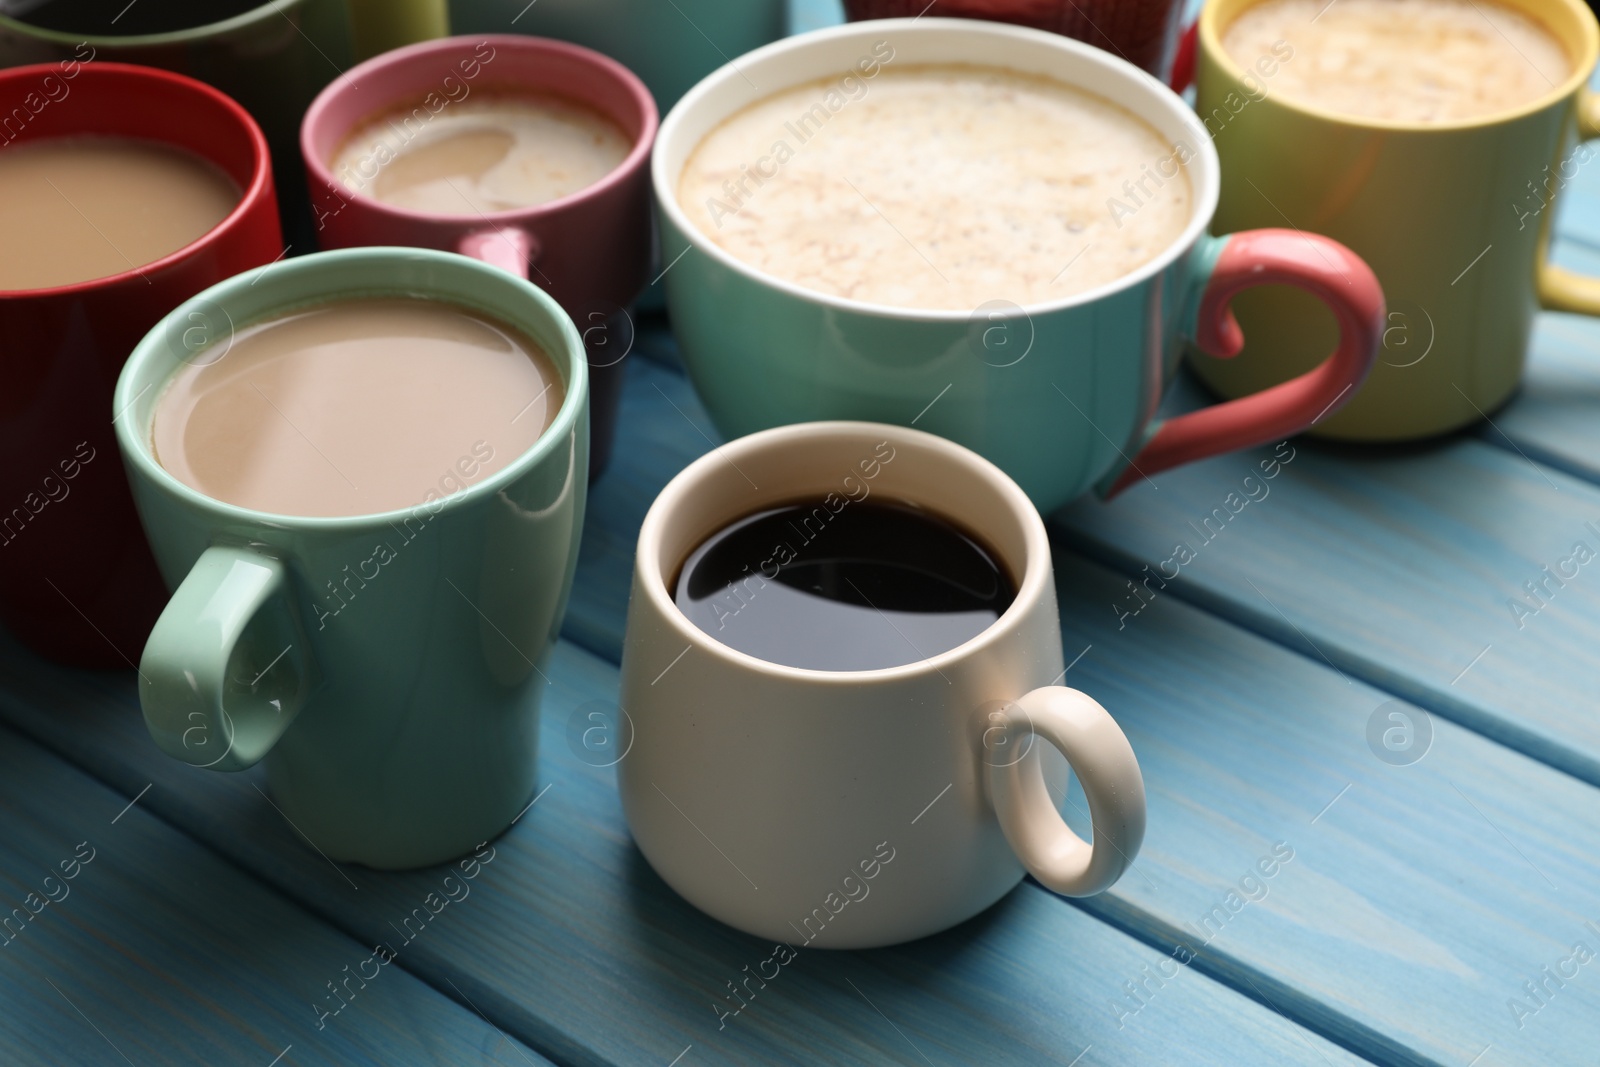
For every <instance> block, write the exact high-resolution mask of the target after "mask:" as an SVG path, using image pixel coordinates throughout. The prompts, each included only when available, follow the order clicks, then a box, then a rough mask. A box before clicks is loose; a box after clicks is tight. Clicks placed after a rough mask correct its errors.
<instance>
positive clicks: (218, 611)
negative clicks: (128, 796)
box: [139, 545, 311, 771]
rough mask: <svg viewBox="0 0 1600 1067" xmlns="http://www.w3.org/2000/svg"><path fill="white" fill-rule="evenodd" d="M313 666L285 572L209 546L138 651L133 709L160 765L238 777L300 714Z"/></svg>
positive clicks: (274, 563)
mask: <svg viewBox="0 0 1600 1067" xmlns="http://www.w3.org/2000/svg"><path fill="white" fill-rule="evenodd" d="M310 666H311V664H310V660H309V653H308V646H307V644H306V640H305V637H304V635H303V634H302V632H301V629H300V624H299V622H298V619H297V617H296V615H295V613H294V611H293V608H292V606H291V604H290V602H289V599H288V594H287V584H286V581H285V573H284V567H283V564H282V563H281V562H280V561H278V560H276V559H273V558H272V557H271V556H267V555H264V554H262V553H260V552H257V551H255V550H253V549H249V548H242V547H235V546H231V545H213V546H211V547H210V548H208V549H206V550H205V552H204V553H202V554H201V556H200V558H199V559H198V560H197V561H196V562H195V565H194V567H193V568H191V569H190V571H189V573H188V575H187V576H186V577H185V578H184V579H183V584H181V585H179V586H178V590H177V592H175V593H173V594H172V599H171V600H170V601H168V602H167V606H166V609H165V610H163V611H162V613H161V618H160V619H159V620H157V622H156V626H155V629H154V630H152V631H151V633H150V639H149V641H147V642H146V643H145V646H144V656H143V657H142V658H141V659H140V661H139V706H140V707H141V708H142V709H143V711H144V722H145V726H146V727H147V728H148V729H149V731H150V736H151V737H153V738H154V739H155V742H156V744H157V745H158V746H159V747H160V748H161V750H162V751H163V752H165V753H166V754H167V755H169V756H171V757H173V758H174V759H179V760H182V761H183V762H184V763H188V764H190V765H192V766H196V767H209V768H211V769H213V770H219V771H241V770H244V769H245V768H247V767H251V766H254V765H255V763H256V762H257V761H259V760H260V759H261V757H263V756H265V755H266V754H267V752H268V751H269V750H270V749H271V748H272V746H273V745H274V744H276V743H277V741H278V738H280V737H282V736H283V733H284V731H285V730H287V729H288V728H289V724H290V723H292V722H294V719H295V716H296V715H298V714H299V713H300V709H301V708H302V707H303V706H304V705H305V700H306V696H307V694H308V693H309V692H310V688H311V685H310V682H311V679H310V674H311V672H310Z"/></svg>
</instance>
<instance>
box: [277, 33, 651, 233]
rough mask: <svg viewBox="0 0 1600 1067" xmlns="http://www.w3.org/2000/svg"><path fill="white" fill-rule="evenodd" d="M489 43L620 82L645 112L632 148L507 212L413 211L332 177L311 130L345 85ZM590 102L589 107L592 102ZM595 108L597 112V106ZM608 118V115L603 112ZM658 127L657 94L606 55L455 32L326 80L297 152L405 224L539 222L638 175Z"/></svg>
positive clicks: (371, 207) (331, 182)
mask: <svg viewBox="0 0 1600 1067" xmlns="http://www.w3.org/2000/svg"><path fill="white" fill-rule="evenodd" d="M481 43H488V44H490V45H493V46H494V47H495V48H508V49H512V50H516V51H521V52H525V53H529V54H532V55H545V56H548V55H563V56H566V57H567V58H569V59H574V60H577V61H579V62H581V63H584V64H586V65H588V66H589V67H592V68H594V69H595V70H598V71H600V72H601V73H602V74H603V75H605V76H606V77H608V78H610V79H611V80H612V81H614V82H615V83H617V84H618V85H620V86H621V87H622V88H623V89H624V90H625V91H626V92H627V93H628V95H629V96H630V97H632V98H633V101H634V103H635V105H637V107H638V108H639V113H640V115H642V116H643V118H644V122H643V123H642V125H641V127H640V129H639V133H638V136H637V137H636V138H635V139H634V143H633V147H632V148H630V149H629V150H628V154H627V155H626V156H625V157H623V160H622V162H621V163H618V164H617V165H616V166H615V167H613V168H611V170H609V171H607V172H606V173H605V174H604V175H603V176H602V177H601V178H600V179H599V180H598V181H595V182H593V183H591V184H589V185H585V186H584V187H583V188H581V189H579V190H577V191H576V192H572V193H568V194H567V195H566V196H563V197H559V198H558V199H555V200H546V201H545V202H544V203H541V204H533V205H530V206H528V207H518V208H511V209H509V210H507V211H487V212H476V213H473V214H458V215H447V214H443V213H440V212H433V211H417V210H414V209H412V208H407V207H400V206H398V205H395V204H390V203H388V202H387V201H384V200H379V199H378V198H377V197H375V196H369V195H367V194H366V193H364V192H361V191H360V190H357V189H350V188H348V187H347V186H345V185H344V184H343V183H341V182H340V181H339V180H338V179H337V178H335V177H334V174H333V171H332V170H331V169H329V167H328V161H327V160H325V159H323V158H322V156H321V155H320V154H319V153H318V152H317V151H316V146H315V145H314V144H313V132H314V131H316V130H317V129H318V128H319V127H321V126H323V125H326V124H327V123H328V122H329V120H328V118H327V117H326V116H327V113H328V111H330V110H331V109H332V107H333V104H334V101H335V100H337V99H338V97H339V95H340V94H341V93H344V92H348V91H349V89H348V88H347V87H346V83H349V85H355V84H357V83H358V82H359V80H360V78H361V77H362V75H365V74H369V73H372V72H373V71H376V70H378V69H380V68H383V67H389V66H396V65H401V64H406V63H410V62H412V61H414V60H418V59H422V58H425V57H430V56H433V55H436V54H439V53H453V52H459V51H461V50H463V49H465V48H467V47H469V45H476V44H481ZM397 102H398V101H394V100H391V101H388V102H387V104H386V105H384V106H385V107H387V106H392V105H394V104H395V103H397ZM591 106H592V105H591ZM594 110H599V109H598V108H595V109H594ZM382 111H383V107H380V108H376V109H372V110H371V111H370V112H369V114H371V115H376V114H379V113H381V112H382ZM606 117H607V118H610V116H609V115H608V116H606ZM354 129H355V126H351V127H350V128H349V129H345V130H341V131H339V133H340V136H341V137H348V136H349V134H350V133H351V132H352V131H353V130H354ZM659 129H660V114H659V112H658V111H657V109H656V100H655V97H654V96H652V95H651V94H650V90H649V89H648V88H646V87H645V84H644V82H643V81H641V80H639V76H638V75H637V74H635V73H634V72H633V71H631V70H629V69H628V68H627V67H625V66H623V65H622V64H621V63H619V62H617V61H616V60H614V59H612V58H611V57H610V56H607V55H603V54H601V53H599V52H596V51H595V50H594V49H592V48H585V47H583V46H582V45H577V44H572V43H571V42H568V41H557V40H553V39H551V38H548V37H535V36H532V35H529V34H520V33H488V34H456V35H454V36H451V37H440V38H437V39H435V40H431V41H420V42H418V43H416V44H411V45H406V46H405V47H403V48H396V49H393V50H392V51H389V52H383V53H381V54H379V55H376V56H373V57H372V58H371V59H368V60H365V61H364V62H362V63H358V64H357V65H356V66H354V67H351V68H350V69H349V70H348V71H346V72H345V73H343V74H341V75H340V76H339V77H337V78H335V79H334V80H333V81H331V82H329V83H328V85H327V86H325V87H324V88H323V90H322V91H321V92H319V93H318V94H317V96H316V99H314V100H313V101H312V102H311V106H310V107H308V108H307V109H306V113H305V117H304V118H302V119H301V120H300V154H301V156H302V157H303V158H304V159H305V164H306V169H307V170H309V171H310V172H311V175H312V177H313V178H314V179H315V180H316V181H317V182H319V183H321V184H323V185H326V186H328V187H329V188H332V189H334V190H335V191H337V192H339V193H341V194H347V195H348V196H349V197H350V198H351V199H352V200H354V201H355V202H357V203H359V204H361V206H362V207H363V208H364V209H365V210H368V211H371V212H373V213H374V214H377V215H381V216H385V217H387V218H389V219H393V220H396V221H404V222H424V223H432V224H434V225H440V224H443V225H473V224H477V223H488V224H490V225H495V224H500V225H506V224H512V223H522V224H529V223H533V222H537V221H539V220H541V219H544V218H547V217H549V216H553V215H557V214H559V213H561V212H563V211H566V210H568V209H570V208H572V207H575V206H577V205H579V204H582V203H585V202H587V201H590V200H593V199H596V198H599V197H602V196H605V195H607V194H609V193H611V192H612V191H613V190H614V189H616V188H617V187H619V186H621V185H623V184H624V183H626V182H627V181H628V180H629V179H630V178H631V177H632V175H634V174H636V173H637V172H638V171H639V169H640V168H641V167H643V166H644V164H645V161H646V160H647V159H649V157H650V153H651V151H652V149H653V148H654V147H655V141H656V134H657V132H658V130H659Z"/></svg>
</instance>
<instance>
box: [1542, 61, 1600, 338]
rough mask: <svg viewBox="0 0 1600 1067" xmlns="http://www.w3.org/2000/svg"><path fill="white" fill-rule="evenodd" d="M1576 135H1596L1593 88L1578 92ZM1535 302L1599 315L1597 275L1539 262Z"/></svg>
mask: <svg viewBox="0 0 1600 1067" xmlns="http://www.w3.org/2000/svg"><path fill="white" fill-rule="evenodd" d="M1578 136H1579V137H1580V138H1582V139H1583V140H1585V141H1590V140H1594V139H1595V138H1600V93H1597V92H1595V91H1594V90H1593V89H1584V90H1583V91H1582V92H1581V93H1580V94H1579V96H1578ZM1539 302H1540V303H1541V304H1543V305H1544V306H1545V308H1546V309H1548V310H1550V311H1575V312H1577V313H1578V314H1580V315H1600V278H1592V277H1590V276H1589V275H1587V274H1579V273H1578V272H1577V271H1573V270H1568V269H1567V268H1566V267H1558V266H1556V265H1554V264H1553V263H1550V262H1548V261H1546V262H1543V263H1541V264H1540V265H1539Z"/></svg>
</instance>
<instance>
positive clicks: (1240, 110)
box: [1190, 0, 1600, 441]
mask: <svg viewBox="0 0 1600 1067" xmlns="http://www.w3.org/2000/svg"><path fill="white" fill-rule="evenodd" d="M1255 2H1256V0H1212V2H1211V3H1208V4H1207V5H1206V8H1205V10H1204V11H1203V12H1202V13H1201V15H1200V52H1199V65H1198V69H1197V72H1196V76H1195V81H1196V86H1197V92H1198V96H1197V100H1196V109H1197V111H1198V113H1199V115H1200V118H1201V120H1202V121H1203V122H1204V123H1205V126H1206V130H1207V132H1208V133H1209V134H1211V135H1212V136H1213V137H1214V138H1215V143H1216V146H1217V155H1218V156H1219V157H1220V158H1221V160H1222V190H1221V197H1220V199H1219V201H1218V205H1217V217H1216V225H1217V227H1218V228H1219V229H1233V228H1238V227H1248V226H1286V225H1294V226H1299V227H1302V228H1304V229H1307V230H1311V231H1314V232H1316V233H1322V234H1326V235H1327V236H1329V237H1332V238H1333V239H1334V240H1337V241H1340V242H1342V243H1343V244H1345V245H1346V246H1348V247H1349V248H1351V249H1352V250H1353V251H1355V253H1356V254H1357V255H1359V256H1361V257H1362V258H1363V259H1365V260H1366V261H1367V263H1368V264H1369V265H1370V266H1371V267H1372V270H1373V272H1374V273H1375V274H1377V276H1378V280H1379V281H1380V282H1381V283H1382V284H1383V291H1384V295H1385V296H1386V297H1387V299H1388V311H1387V313H1386V321H1385V326H1384V334H1383V338H1384V340H1383V348H1382V350H1381V351H1380V352H1379V354H1378V359H1377V362H1376V363H1374V365H1373V368H1372V374H1371V375H1370V376H1369V377H1368V379H1367V381H1366V383H1365V384H1364V385H1363V386H1362V387H1361V389H1360V391H1359V392H1357V393H1356V394H1355V395H1354V396H1353V397H1352V398H1351V399H1350V402H1349V403H1347V404H1346V405H1344V407H1342V408H1340V409H1339V410H1338V411H1336V412H1334V413H1332V414H1330V415H1329V416H1328V418H1326V419H1324V420H1322V421H1320V422H1318V423H1317V425H1316V426H1315V427H1314V428H1313V429H1312V430H1311V431H1310V432H1311V433H1313V434H1316V435H1318V436H1322V437H1329V438H1335V439H1341V440H1349V441H1399V440H1407V439H1414V438H1419V437H1427V436H1431V435H1433V434H1439V433H1444V432H1446V431H1449V430H1454V429H1456V428H1458V427H1461V426H1465V425H1467V424H1469V423H1472V422H1475V421H1477V420H1478V419H1481V418H1483V417H1484V415H1485V414H1486V413H1488V412H1492V411H1494V409H1495V408H1497V407H1499V406H1500V405H1501V404H1503V403H1504V402H1505V401H1506V399H1507V398H1508V397H1510V396H1511V394H1512V392H1513V391H1514V390H1515V389H1516V387H1517V383H1518V381H1519V380H1520V379H1521V376H1522V366H1523V362H1524V359H1525V358H1526V354H1527V349H1528V340H1529V337H1530V335H1531V334H1532V331H1533V323H1534V316H1535V315H1536V314H1537V313H1538V311H1539V309H1540V308H1541V307H1544V308H1548V309H1551V310H1557V311H1575V312H1581V313H1586V314H1590V315H1596V314H1600V280H1597V279H1593V278H1585V277H1582V276H1580V275H1577V274H1575V273H1573V272H1571V271H1568V270H1565V269H1563V268H1560V267H1556V266H1553V265H1552V264H1550V263H1549V262H1548V260H1547V245H1548V242H1549V234H1550V223H1551V218H1552V216H1553V215H1554V214H1555V212H1554V210H1553V203H1552V201H1553V200H1554V199H1555V197H1556V195H1557V192H1558V190H1559V189H1560V188H1561V187H1562V186H1564V185H1566V184H1567V182H1568V181H1570V180H1571V179H1572V177H1573V176H1574V175H1575V174H1576V173H1577V171H1578V169H1579V168H1580V167H1581V166H1582V165H1583V164H1584V163H1585V162H1587V161H1588V159H1589V157H1590V155H1591V154H1592V148H1591V147H1590V146H1589V145H1586V144H1577V146H1576V147H1574V146H1575V142H1577V141H1578V140H1579V139H1587V138H1595V137H1600V96H1596V94H1594V93H1593V92H1591V91H1590V90H1589V89H1587V88H1586V83H1587V82H1588V80H1589V76H1590V75H1591V74H1592V73H1593V72H1594V69H1595V61H1596V56H1597V54H1600V29H1597V27H1596V24H1595V17H1594V15H1593V14H1591V13H1590V11H1589V9H1588V8H1586V7H1585V6H1584V5H1583V3H1582V0H1503V2H1505V3H1507V4H1509V6H1510V7H1511V8H1513V9H1514V10H1518V11H1520V12H1521V13H1522V14H1524V15H1526V16H1528V17H1530V18H1532V19H1533V20H1534V21H1536V22H1538V23H1541V24H1543V25H1544V26H1545V27H1546V28H1548V29H1549V30H1550V31H1551V32H1552V34H1553V35H1554V37H1555V38H1556V40H1558V41H1560V42H1561V43H1562V44H1563V45H1564V46H1565V47H1566V50H1567V53H1568V58H1569V59H1570V60H1571V61H1572V70H1571V73H1570V74H1569V75H1568V77H1567V78H1566V79H1564V80H1563V81H1561V82H1560V83H1559V84H1553V85H1551V87H1550V89H1549V91H1548V92H1547V93H1546V94H1545V95H1544V96H1543V97H1542V98H1540V99H1538V100H1535V101H1534V102H1533V103H1531V104H1528V105H1525V106H1522V107H1519V108H1516V109H1512V110H1506V111H1502V112H1499V113H1495V114H1489V115H1484V116H1482V117H1480V118H1474V119H1458V120H1454V121H1448V122H1439V123H1415V122H1410V123H1408V122H1400V121H1391V120H1384V119H1369V118H1362V117H1357V116H1351V115H1342V114H1339V113H1336V112H1333V111H1330V110H1327V109H1325V108H1321V107H1317V106H1314V105H1310V104H1302V103H1298V102H1293V101H1290V100H1288V99H1287V98H1286V95H1285V94H1283V93H1278V92H1274V91H1273V87H1272V79H1273V77H1274V75H1275V74H1276V72H1277V69H1278V66H1279V64H1280V62H1281V64H1282V65H1283V66H1285V67H1287V66H1289V65H1290V64H1295V63H1312V62H1315V60H1314V58H1313V57H1312V56H1311V55H1310V52H1309V50H1308V49H1307V47H1306V44H1305V42H1304V41H1303V40H1302V41H1300V42H1298V47H1297V42H1296V40H1295V35H1294V34H1292V33H1291V34H1289V35H1288V36H1287V37H1286V39H1285V40H1284V41H1281V42H1279V44H1280V45H1281V46H1282V47H1280V48H1275V49H1274V51H1275V52H1276V53H1277V54H1276V55H1269V56H1263V57H1261V58H1260V59H1258V60H1256V61H1255V63H1254V64H1253V67H1254V69H1250V70H1246V69H1245V68H1243V67H1241V66H1240V64H1239V63H1238V62H1236V61H1235V60H1234V59H1233V58H1232V57H1230V56H1229V55H1228V54H1227V52H1225V51H1224V50H1223V48H1222V44H1221V39H1222V35H1223V33H1224V32H1225V31H1226V30H1227V28H1228V27H1229V26H1230V25H1231V24H1232V23H1233V20H1234V19H1236V18H1238V17H1239V15H1240V14H1241V13H1242V12H1243V11H1244V10H1245V9H1246V8H1248V7H1250V6H1251V5H1252V4H1253V3H1255ZM1480 13H1481V12H1480ZM1234 311H1235V314H1236V315H1237V316H1238V319H1239V324H1240V325H1241V326H1242V327H1243V328H1244V334H1245V336H1246V337H1247V338H1248V339H1249V340H1248V341H1247V342H1246V344H1245V349H1244V352H1243V354H1242V355H1241V357H1240V358H1239V359H1236V360H1217V359H1213V358H1210V357H1208V356H1205V355H1203V354H1200V353H1198V352H1191V353H1190V363H1191V365H1192V366H1193V368H1194V370H1195V373H1196V374H1198V375H1199V376H1200V378H1201V379H1202V380H1203V381H1205V382H1206V384H1207V385H1209V386H1210V387H1211V388H1212V389H1213V390H1215V391H1216V392H1217V393H1219V394H1221V395H1222V396H1225V397H1234V396H1242V395H1245V394H1247V393H1254V392H1256V391H1258V390H1261V389H1264V388H1268V387H1270V386H1272V385H1273V384H1275V383H1277V382H1280V381H1284V380H1285V379H1288V378H1291V377H1293V376H1294V375H1296V374H1299V373H1301V372H1303V371H1304V370H1305V369H1306V368H1307V367H1310V366H1312V365H1313V364H1314V363H1315V362H1316V361H1317V360H1318V359H1320V358H1321V355H1322V352H1323V350H1324V346H1325V345H1327V344H1329V343H1330V342H1331V339H1332V337H1333V335H1334V327H1333V323H1332V321H1331V320H1330V319H1329V318H1328V317H1327V316H1326V315H1323V314H1320V311H1319V309H1318V308H1316V307H1315V306H1314V305H1313V304H1311V303H1310V302H1309V301H1307V300H1305V299H1304V298H1303V297H1302V296H1300V294H1297V293H1292V292H1287V291H1284V290H1268V289H1263V290H1259V291H1256V292H1251V293H1246V294H1243V295H1242V296H1241V297H1240V298H1239V300H1238V301H1237V302H1236V304H1235V306H1234Z"/></svg>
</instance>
